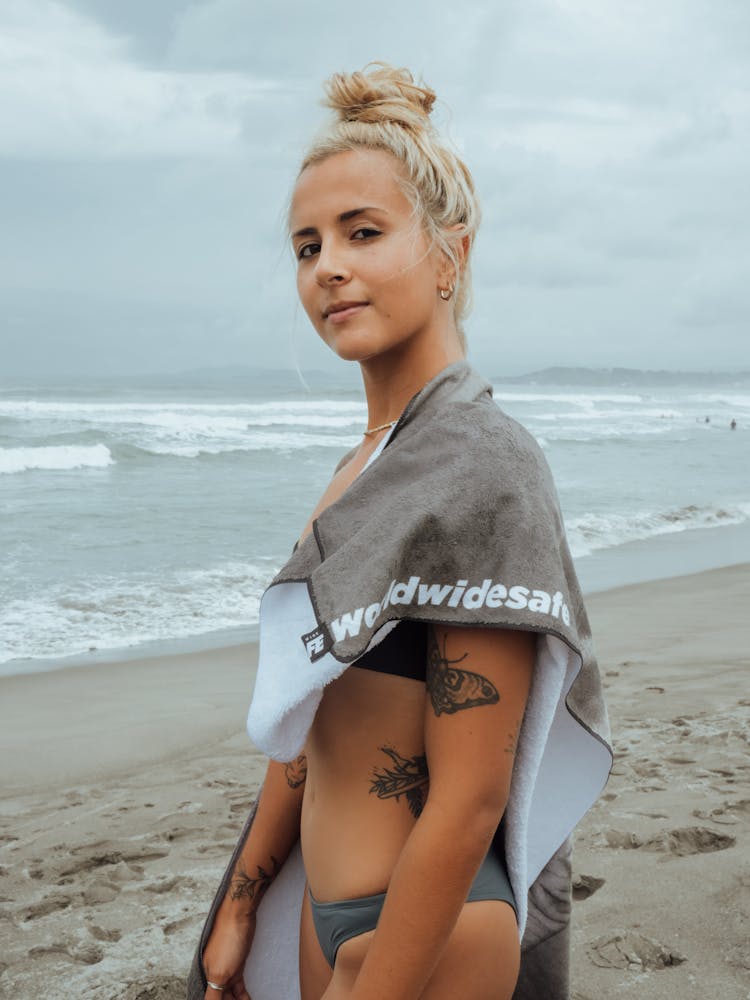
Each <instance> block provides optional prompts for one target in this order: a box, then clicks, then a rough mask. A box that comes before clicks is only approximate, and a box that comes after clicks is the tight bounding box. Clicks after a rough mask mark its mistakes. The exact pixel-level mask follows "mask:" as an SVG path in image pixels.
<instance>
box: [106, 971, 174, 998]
mask: <svg viewBox="0 0 750 1000" xmlns="http://www.w3.org/2000/svg"><path fill="white" fill-rule="evenodd" d="M184 996H185V980H184V979H180V978H178V977H177V976H156V977H154V978H148V979H145V978H144V979H143V980H142V981H141V982H140V983H133V985H132V986H129V987H128V989H127V990H126V991H125V992H124V993H122V994H121V995H119V996H118V1000H181V998H182V997H184Z"/></svg>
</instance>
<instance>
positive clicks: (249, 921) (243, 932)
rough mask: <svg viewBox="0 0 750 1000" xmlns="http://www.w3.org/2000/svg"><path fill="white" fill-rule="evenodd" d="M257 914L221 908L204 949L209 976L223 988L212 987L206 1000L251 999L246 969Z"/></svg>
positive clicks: (204, 960)
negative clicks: (245, 974)
mask: <svg viewBox="0 0 750 1000" xmlns="http://www.w3.org/2000/svg"><path fill="white" fill-rule="evenodd" d="M255 923H256V921H255V914H254V913H253V914H247V913H244V914H238V913H235V912H232V911H230V910H227V909H225V908H224V907H220V908H219V911H218V913H217V914H216V920H215V921H214V925H213V928H212V929H211V934H210V936H209V939H208V944H207V945H206V947H205V950H204V952H203V968H204V969H205V971H206V979H208V980H209V981H210V982H212V983H216V984H217V985H219V986H223V987H224V989H223V990H215V989H212V988H211V987H210V986H209V987H208V988H207V990H206V996H205V1000H251V997H250V994H249V993H248V992H247V990H246V989H245V982H244V978H243V972H244V969H245V961H246V960H247V956H248V953H249V951H250V947H251V945H252V943H253V937H254V935H255Z"/></svg>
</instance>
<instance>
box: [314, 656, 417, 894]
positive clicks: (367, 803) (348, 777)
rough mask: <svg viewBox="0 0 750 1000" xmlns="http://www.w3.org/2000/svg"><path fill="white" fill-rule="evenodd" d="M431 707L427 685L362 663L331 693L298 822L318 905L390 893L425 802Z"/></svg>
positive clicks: (321, 713) (320, 715)
mask: <svg viewBox="0 0 750 1000" xmlns="http://www.w3.org/2000/svg"><path fill="white" fill-rule="evenodd" d="M424 706H425V686H424V684H423V683H422V682H421V681H417V680H412V679H411V678H406V677H399V676H395V675H393V674H381V673H377V672H373V671H370V670H363V669H359V668H357V667H349V668H347V669H346V671H345V672H344V673H343V674H342V676H341V677H339V678H338V679H337V680H335V681H333V682H332V683H331V684H329V685H328V686H327V687H326V689H325V692H324V694H323V699H322V701H321V703H320V706H319V708H318V711H317V714H316V716H315V721H314V723H313V726H312V728H311V730H310V733H309V737H308V742H307V744H306V753H307V765H308V770H307V783H306V786H305V794H304V800H303V803H302V821H301V844H302V853H303V856H304V861H305V869H306V871H307V878H308V882H309V885H310V890H311V892H312V894H313V896H314V897H315V898H316V899H317V900H319V901H328V900H339V899H353V898H356V897H358V896H369V895H373V894H375V893H378V892H384V891H385V890H386V889H387V887H388V883H389V881H390V877H391V874H392V872H393V869H394V866H395V864H396V861H397V859H398V857H399V854H400V853H401V850H402V849H403V846H404V843H405V841H406V838H407V837H408V836H409V833H410V831H411V829H412V827H413V826H414V824H415V822H416V814H418V812H419V800H420V796H426V791H427V780H426V768H425V767H424V752H425V751H424V711H425V708H424ZM384 748H388V750H390V751H392V753H391V754H389V753H388V752H387V751H386V749H384ZM386 772H389V773H386ZM420 772H421V773H423V774H424V775H425V777H424V779H420V777H419V774H420ZM393 775H395V777H391V776H393ZM399 790H400V792H399ZM409 791H411V796H409V795H408V794H407V793H408V792H409Z"/></svg>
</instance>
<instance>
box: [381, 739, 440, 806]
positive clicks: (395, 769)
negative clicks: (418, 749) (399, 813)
mask: <svg viewBox="0 0 750 1000" xmlns="http://www.w3.org/2000/svg"><path fill="white" fill-rule="evenodd" d="M378 749H379V750H382V751H383V753H387V754H388V756H389V757H390V758H391V760H392V761H393V766H392V767H389V766H387V765H386V766H384V767H383V768H382V769H380V770H379V769H378V768H374V769H373V775H374V777H373V780H372V782H371V784H370V794H372V793H373V792H374V793H375V794H376V795H377V797H378V798H379V799H395V800H396V801H397V802H398V800H399V799H400V798H401V796H402V795H405V796H406V801H407V802H408V804H409V809H410V810H411V813H412V815H413V816H415V817H418V816H419V815H420V813H421V812H422V810H423V809H424V804H425V802H426V801H427V792H428V791H429V787H430V775H429V772H428V770H427V758H426V757H425V755H424V754H417V755H416V756H415V757H402V756H401V754H400V753H399V752H398V750H394V749H393V747H378Z"/></svg>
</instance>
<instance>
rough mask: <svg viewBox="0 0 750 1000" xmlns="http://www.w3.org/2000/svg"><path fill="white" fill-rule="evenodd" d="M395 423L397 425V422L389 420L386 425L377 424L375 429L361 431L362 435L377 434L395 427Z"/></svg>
mask: <svg viewBox="0 0 750 1000" xmlns="http://www.w3.org/2000/svg"><path fill="white" fill-rule="evenodd" d="M397 423H398V421H397V420H389V421H388V423H387V424H378V426H377V427H368V428H367V430H366V431H363V432H362V433H363V434H375V433H377V431H384V430H385V429H386V427H395V426H396V424H397Z"/></svg>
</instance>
